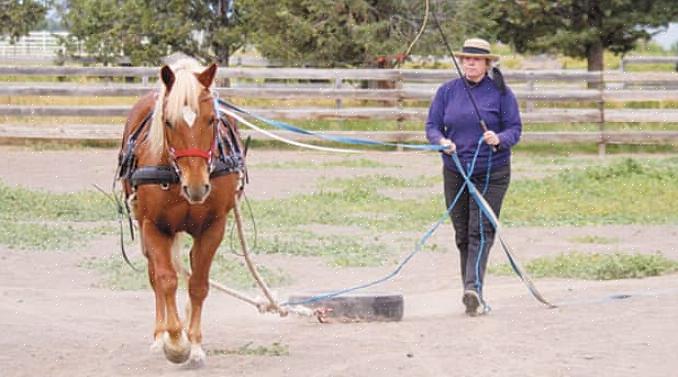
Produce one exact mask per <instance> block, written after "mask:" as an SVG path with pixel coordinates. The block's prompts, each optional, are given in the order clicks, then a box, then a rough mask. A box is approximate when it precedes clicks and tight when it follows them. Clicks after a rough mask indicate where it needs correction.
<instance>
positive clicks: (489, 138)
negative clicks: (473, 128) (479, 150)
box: [483, 131, 501, 145]
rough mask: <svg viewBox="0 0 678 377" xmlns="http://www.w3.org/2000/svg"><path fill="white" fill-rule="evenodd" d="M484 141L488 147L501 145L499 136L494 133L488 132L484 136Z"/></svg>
mask: <svg viewBox="0 0 678 377" xmlns="http://www.w3.org/2000/svg"><path fill="white" fill-rule="evenodd" d="M483 140H485V143H487V144H488V145H499V143H501V140H499V136H497V134H495V133H494V131H487V132H485V133H484V134H483Z"/></svg>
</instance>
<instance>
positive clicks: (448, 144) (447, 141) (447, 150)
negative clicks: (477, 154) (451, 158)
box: [438, 138, 457, 155]
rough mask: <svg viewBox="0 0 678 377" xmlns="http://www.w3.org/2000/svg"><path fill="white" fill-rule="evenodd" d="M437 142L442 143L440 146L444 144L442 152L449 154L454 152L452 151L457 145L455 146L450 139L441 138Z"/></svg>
mask: <svg viewBox="0 0 678 377" xmlns="http://www.w3.org/2000/svg"><path fill="white" fill-rule="evenodd" d="M438 144H440V145H442V146H444V147H447V148H445V149H444V150H443V153H445V154H450V155H451V154H452V153H454V151H456V150H457V146H456V145H455V144H454V143H453V142H452V140H450V139H445V138H442V139H440V141H439V142H438Z"/></svg>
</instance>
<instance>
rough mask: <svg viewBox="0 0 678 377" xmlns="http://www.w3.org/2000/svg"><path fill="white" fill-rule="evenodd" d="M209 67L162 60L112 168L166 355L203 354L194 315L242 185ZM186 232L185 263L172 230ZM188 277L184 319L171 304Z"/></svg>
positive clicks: (197, 357)
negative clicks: (137, 242) (135, 233)
mask: <svg viewBox="0 0 678 377" xmlns="http://www.w3.org/2000/svg"><path fill="white" fill-rule="evenodd" d="M216 71H217V66H216V65H214V64H212V65H210V66H209V67H208V68H206V69H203V67H200V66H199V65H198V63H197V62H196V61H194V60H192V59H184V60H181V61H179V62H178V63H177V64H175V65H172V66H171V67H169V66H163V67H162V69H161V70H160V80H159V83H160V87H159V88H158V91H157V92H153V93H149V94H147V95H145V96H143V97H142V98H141V99H140V100H139V101H138V102H137V103H136V104H135V105H134V107H133V108H132V110H131V112H130V114H129V116H128V119H127V123H126V125H125V131H124V135H123V142H122V148H121V150H120V155H119V161H120V164H119V173H118V174H119V175H118V177H119V178H120V179H121V181H122V184H123V188H124V191H125V195H126V197H127V203H128V205H129V206H130V207H131V210H130V212H131V213H132V216H133V218H135V219H136V221H137V225H138V228H139V232H140V234H141V237H140V239H141V248H142V251H143V254H144V255H145V256H146V258H147V260H148V276H149V280H150V282H151V286H152V287H153V291H154V293H155V310H156V314H155V331H154V343H153V346H152V349H159V348H161V347H162V349H163V350H164V353H165V356H166V357H167V359H168V360H170V361H172V362H174V363H183V362H186V361H187V360H189V359H190V360H189V361H190V363H193V364H195V365H196V366H199V365H202V364H203V363H204V361H205V352H204V351H203V349H202V347H201V343H202V332H201V328H200V316H201V313H202V306H203V302H204V300H205V297H206V296H207V292H208V288H209V281H208V274H209V271H210V265H211V263H212V258H213V257H214V254H215V252H216V250H217V247H218V246H219V244H220V243H221V240H222V238H223V235H224V228H225V226H226V217H227V215H228V213H229V211H230V210H231V209H232V208H233V206H234V205H235V201H236V196H237V195H239V193H240V190H241V189H242V186H241V184H242V180H241V179H242V177H243V175H244V157H243V155H242V144H241V143H240V138H239V135H238V131H237V129H236V128H235V122H233V121H229V120H228V119H225V118H222V117H220V116H219V114H218V112H217V108H216V107H215V106H216V105H215V99H216V97H215V94H213V92H212V90H211V86H212V84H213V81H214V77H215V74H216ZM182 232H184V233H188V234H189V235H191V236H192V237H193V247H192V249H191V251H190V270H191V271H190V272H189V271H184V270H183V269H182V267H181V264H180V256H179V249H180V247H179V246H180V245H179V239H180V237H179V234H180V233H182ZM182 274H183V275H184V276H185V277H187V281H188V294H189V302H188V304H187V310H186V313H187V318H186V319H185V320H186V326H184V324H182V321H181V319H180V317H179V313H178V310H177V302H176V291H177V281H178V275H182Z"/></svg>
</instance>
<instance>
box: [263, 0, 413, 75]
mask: <svg viewBox="0 0 678 377" xmlns="http://www.w3.org/2000/svg"><path fill="white" fill-rule="evenodd" d="M423 3H424V2H423V1H421V2H419V1H406V0H392V1H379V0H280V1H276V2H274V3H272V4H271V2H269V1H267V0H257V1H256V4H257V8H258V9H264V7H267V8H266V11H263V12H261V13H260V14H259V17H258V18H257V22H258V24H259V25H260V27H259V29H258V30H257V32H256V33H255V35H254V36H253V43H254V44H255V46H256V48H257V50H259V51H260V52H261V53H262V54H263V55H264V56H265V57H266V58H268V59H271V60H275V61H279V62H282V63H283V64H285V65H293V66H313V67H348V66H370V65H374V64H375V60H376V59H377V58H378V57H380V56H386V55H391V56H392V55H396V54H397V53H400V52H404V50H405V49H406V48H407V45H408V43H409V42H410V41H412V39H413V38H414V36H415V34H416V33H417V31H418V30H419V27H420V26H421V21H422V19H423Z"/></svg>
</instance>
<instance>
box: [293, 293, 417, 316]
mask: <svg viewBox="0 0 678 377" xmlns="http://www.w3.org/2000/svg"><path fill="white" fill-rule="evenodd" d="M312 297H314V294H294V295H291V296H290V298H289V302H291V303H295V302H303V301H305V300H308V299H310V298H312ZM304 306H307V307H310V308H312V309H325V310H327V309H329V310H327V311H326V315H325V317H326V318H327V319H329V320H330V321H339V322H373V321H379V322H396V321H400V320H402V319H403V313H404V306H405V305H404V301H403V296H402V295H401V294H379V293H362V294H361V293H353V294H347V295H342V296H339V297H333V298H330V299H327V300H322V301H316V302H312V303H309V304H304Z"/></svg>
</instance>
